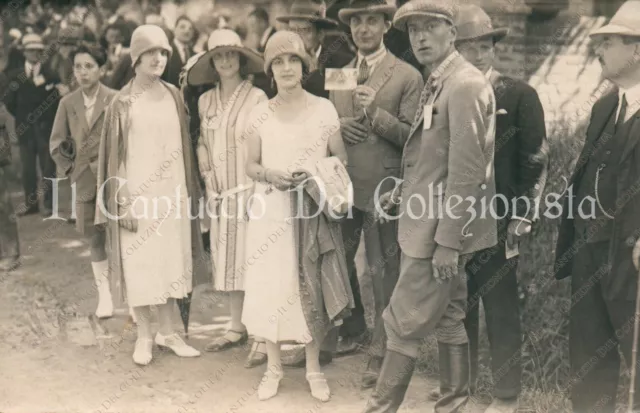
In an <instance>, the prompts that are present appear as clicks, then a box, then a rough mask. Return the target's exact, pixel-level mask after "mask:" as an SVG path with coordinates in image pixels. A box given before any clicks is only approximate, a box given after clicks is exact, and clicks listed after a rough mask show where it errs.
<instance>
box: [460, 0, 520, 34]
mask: <svg viewBox="0 0 640 413" xmlns="http://www.w3.org/2000/svg"><path fill="white" fill-rule="evenodd" d="M455 23H456V29H457V30H458V36H457V37H456V41H457V42H459V41H463V40H476V39H484V38H492V39H493V42H494V43H496V42H498V41H500V40H502V38H503V37H505V36H506V35H507V33H509V29H506V28H498V29H494V28H493V24H492V23H491V18H490V17H489V15H488V14H487V13H486V12H485V11H484V10H482V8H480V7H478V6H476V5H475V4H466V5H464V6H460V8H459V9H458V13H457V16H456V22H455Z"/></svg>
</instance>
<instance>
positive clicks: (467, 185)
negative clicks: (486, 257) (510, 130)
mask: <svg viewBox="0 0 640 413" xmlns="http://www.w3.org/2000/svg"><path fill="white" fill-rule="evenodd" d="M433 96H435V100H434V102H433V112H432V121H431V125H430V127H429V128H428V129H425V128H424V127H423V124H420V126H419V127H418V128H417V130H416V131H415V132H414V133H413V134H412V135H411V136H409V139H408V140H407V143H406V145H405V148H404V153H403V160H402V162H403V165H402V167H403V179H404V182H403V184H402V203H401V205H400V214H402V215H401V217H400V218H399V224H398V225H399V226H398V240H399V242H400V247H401V248H402V252H404V253H405V254H406V255H408V256H410V257H413V258H431V257H432V256H433V253H434V251H435V248H436V246H437V245H442V246H445V247H449V248H453V249H456V250H458V251H459V252H460V253H461V254H466V253H471V252H475V251H479V250H482V249H485V248H489V247H492V246H494V245H496V243H497V228H496V219H495V217H494V216H492V214H491V213H490V212H489V211H488V207H487V208H485V211H484V212H485V216H484V217H483V216H481V214H482V212H483V211H482V210H483V208H482V203H481V199H483V198H484V199H485V200H486V202H487V205H488V204H489V203H490V201H491V200H492V199H493V198H494V197H495V193H496V191H495V179H494V170H493V168H494V167H493V155H494V141H495V96H494V93H493V89H492V87H491V84H490V83H489V82H488V80H486V79H485V77H484V75H483V74H482V73H481V72H480V71H479V70H478V69H476V68H475V67H474V66H473V65H471V64H470V63H469V62H467V61H466V60H465V59H464V58H463V57H461V56H457V57H455V58H454V60H453V61H452V62H451V64H449V65H448V66H447V67H446V69H445V70H444V71H443V72H442V74H441V75H440V76H439V78H438V81H437V82H436V86H435V93H434V95H433ZM423 119H424V116H423ZM452 196H459V197H461V198H462V199H463V200H464V202H462V203H460V204H459V205H457V206H456V202H454V201H455V198H453V199H452V201H451V204H450V205H451V208H449V209H450V211H449V212H450V213H446V212H447V211H446V208H444V207H446V206H447V202H448V200H449V198H451V197H452ZM420 198H422V199H420ZM471 199H473V200H474V201H475V202H474V203H473V204H472V203H471V202H469V201H468V200H471ZM422 200H424V204H422ZM439 204H441V205H443V208H441V209H442V211H443V213H442V215H439V214H438V205H439ZM423 210H424V211H425V212H424V214H423V213H422V211H423ZM410 211H412V212H413V217H412V216H411V215H410Z"/></svg>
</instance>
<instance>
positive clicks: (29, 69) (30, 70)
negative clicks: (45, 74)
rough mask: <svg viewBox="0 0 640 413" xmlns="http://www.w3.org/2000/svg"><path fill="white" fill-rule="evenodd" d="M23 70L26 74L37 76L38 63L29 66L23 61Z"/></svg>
mask: <svg viewBox="0 0 640 413" xmlns="http://www.w3.org/2000/svg"><path fill="white" fill-rule="evenodd" d="M24 68H25V71H26V72H28V73H31V74H32V75H33V73H32V71H33V72H35V73H36V74H38V73H39V72H40V62H38V63H36V64H31V63H29V62H28V61H25V62H24Z"/></svg>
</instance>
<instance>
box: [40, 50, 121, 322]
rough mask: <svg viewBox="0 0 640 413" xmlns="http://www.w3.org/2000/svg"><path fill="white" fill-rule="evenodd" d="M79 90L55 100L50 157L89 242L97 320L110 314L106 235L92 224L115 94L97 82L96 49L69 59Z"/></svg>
mask: <svg viewBox="0 0 640 413" xmlns="http://www.w3.org/2000/svg"><path fill="white" fill-rule="evenodd" d="M71 58H72V59H73V60H72V61H73V73H74V76H75V78H76V81H77V83H78V84H79V85H80V88H79V89H77V90H75V91H74V92H72V93H70V94H68V95H66V96H65V97H64V98H62V100H61V101H60V105H59V107H58V111H57V113H56V117H55V121H54V123H53V129H52V132H51V139H50V147H51V156H52V158H53V160H54V161H55V163H56V165H57V166H58V168H59V169H60V170H62V171H64V173H65V175H66V176H68V177H70V178H71V183H72V184H75V198H76V204H75V209H76V217H77V218H76V229H77V230H78V232H80V233H81V234H82V235H83V236H85V237H87V238H88V239H89V240H90V243H91V261H92V262H91V265H92V268H93V274H94V277H95V280H96V285H97V289H98V308H97V310H96V316H98V317H99V318H106V317H111V316H112V315H113V303H112V300H111V293H110V290H109V282H108V280H107V279H106V276H108V274H109V269H108V263H107V255H106V251H105V241H106V239H105V233H104V230H101V229H100V228H98V227H95V226H94V218H95V199H96V182H97V176H96V173H97V163H98V148H99V143H100V134H101V132H102V124H103V123H104V111H105V109H106V108H107V107H108V106H109V103H110V102H111V99H112V98H113V96H114V95H115V93H116V91H115V90H113V89H109V88H108V87H106V86H104V85H102V84H101V83H100V78H101V77H102V74H103V73H104V70H105V64H106V63H107V55H106V53H105V51H104V50H102V49H101V48H100V47H98V46H88V45H82V46H80V47H79V48H78V49H77V50H76V51H75V52H73V54H72V55H71Z"/></svg>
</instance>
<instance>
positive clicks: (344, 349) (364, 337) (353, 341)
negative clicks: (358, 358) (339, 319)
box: [336, 332, 371, 357]
mask: <svg viewBox="0 0 640 413" xmlns="http://www.w3.org/2000/svg"><path fill="white" fill-rule="evenodd" d="M370 342H371V335H370V334H369V332H365V333H363V334H361V335H359V336H354V337H342V338H341V339H340V341H338V345H337V348H336V356H337V357H341V356H346V355H349V354H352V353H355V352H356V351H358V350H361V349H363V348H365V347H367V346H368V345H369V343H370Z"/></svg>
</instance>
